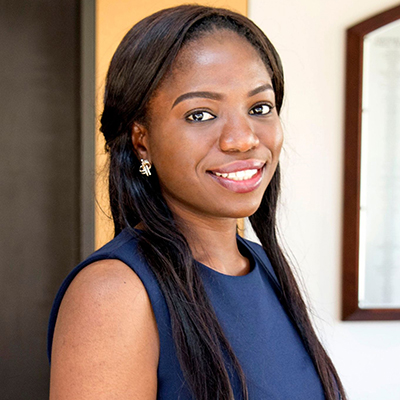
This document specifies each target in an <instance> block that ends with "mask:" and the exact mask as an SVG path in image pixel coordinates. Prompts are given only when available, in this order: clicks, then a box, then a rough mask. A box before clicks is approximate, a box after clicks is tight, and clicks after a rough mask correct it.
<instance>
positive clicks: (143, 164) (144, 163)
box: [139, 158, 151, 176]
mask: <svg viewBox="0 0 400 400" xmlns="http://www.w3.org/2000/svg"><path fill="white" fill-rule="evenodd" d="M150 169H151V163H150V161H149V160H143V158H141V159H140V168H139V171H140V173H141V174H142V175H146V176H150V175H151V172H150Z"/></svg>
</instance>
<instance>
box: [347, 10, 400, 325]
mask: <svg viewBox="0 0 400 400" xmlns="http://www.w3.org/2000/svg"><path fill="white" fill-rule="evenodd" d="M346 72H347V74H346V138H345V187H344V213H343V214H344V220H343V289H342V290H343V319H345V320H390V319H400V7H396V8H393V9H391V10H388V11H386V12H384V13H381V14H379V15H376V16H374V17H372V18H369V19H368V20H366V21H363V22H362V23H360V24H357V25H355V26H353V27H352V28H350V29H349V30H348V31H347V70H346Z"/></svg>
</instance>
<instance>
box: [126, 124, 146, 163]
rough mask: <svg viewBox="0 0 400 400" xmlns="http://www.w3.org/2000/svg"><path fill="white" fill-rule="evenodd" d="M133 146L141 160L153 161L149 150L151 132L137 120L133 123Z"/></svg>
mask: <svg viewBox="0 0 400 400" xmlns="http://www.w3.org/2000/svg"><path fill="white" fill-rule="evenodd" d="M131 139H132V144H133V148H134V149H135V153H136V155H137V157H138V158H139V160H140V159H141V158H143V160H149V161H150V162H151V157H150V152H149V134H148V131H147V129H146V128H145V127H144V126H143V125H142V124H139V123H137V122H134V123H133V126H132V134H131Z"/></svg>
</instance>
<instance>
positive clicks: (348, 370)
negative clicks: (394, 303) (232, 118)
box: [249, 0, 400, 400]
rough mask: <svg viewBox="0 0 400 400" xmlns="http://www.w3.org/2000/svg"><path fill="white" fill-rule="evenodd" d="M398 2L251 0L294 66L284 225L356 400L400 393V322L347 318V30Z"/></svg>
mask: <svg viewBox="0 0 400 400" xmlns="http://www.w3.org/2000/svg"><path fill="white" fill-rule="evenodd" d="M395 5H398V1H393V0H379V1H377V0H353V1H348V0H325V1H320V0H301V1H295V0H281V1H279V2H271V1H265V0H250V2H249V17H250V18H251V19H253V20H254V21H255V22H256V23H257V24H258V25H259V26H260V27H261V28H262V29H263V30H264V31H265V33H266V34H267V35H268V36H269V37H270V39H271V41H272V42H273V43H274V44H275V46H276V47H277V50H278V52H279V53H280V55H281V57H282V60H283V65H284V68H285V74H286V82H287V91H286V101H285V105H284V111H283V114H282V120H283V123H284V129H285V134H286V144H285V149H284V153H283V155H282V164H283V174H284V184H283V193H284V196H283V200H282V209H281V226H282V232H283V234H284V237H285V240H286V242H287V247H288V248H290V250H291V251H292V256H294V257H293V258H295V263H297V265H298V266H299V268H300V269H301V274H302V276H303V280H304V282H305V285H306V286H307V289H308V293H309V298H310V301H311V302H312V304H313V306H314V312H315V314H316V317H315V321H316V324H317V325H318V327H319V330H320V333H321V336H322V338H323V340H324V342H325V344H326V347H327V348H328V350H329V353H330V354H331V356H332V358H333V360H334V362H335V365H336V366H337V368H338V370H339V373H340V375H341V377H342V379H343V381H344V384H345V387H346V388H347V391H348V394H349V398H350V399H351V400H376V399H379V400H395V399H396V400H398V399H399V398H400V380H399V372H400V369H399V364H398V363H399V359H400V322H398V321H393V322H342V321H340V304H341V295H340V290H341V284H340V281H341V229H342V195H343V192H342V186H343V137H344V133H343V132H344V69H345V31H346V29H347V28H348V27H350V26H352V25H354V24H356V23H358V22H360V21H362V20H364V19H366V18H368V17H370V16H372V15H374V14H376V13H379V12H381V11H383V10H385V9H387V8H391V7H393V6H395Z"/></svg>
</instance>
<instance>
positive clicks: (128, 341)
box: [51, 259, 159, 399]
mask: <svg viewBox="0 0 400 400" xmlns="http://www.w3.org/2000/svg"><path fill="white" fill-rule="evenodd" d="M158 358H159V339H158V330H157V325H156V322H155V318H154V314H153V310H152V307H151V303H150V300H149V296H148V294H147V292H146V289H145V287H144V285H143V283H142V281H141V280H140V278H139V277H138V276H137V275H136V273H135V272H134V271H133V270H132V269H131V268H129V267H128V266H127V265H126V264H124V263H123V262H122V261H119V260H114V259H109V260H101V261H96V262H94V263H92V264H89V265H87V266H86V267H85V268H84V269H83V270H82V271H80V272H79V273H78V275H77V276H76V277H75V278H74V279H73V281H72V282H71V284H70V286H69V287H68V290H67V291H66V293H65V295H64V298H63V300H62V303H61V306H60V309H59V313H58V317H57V323H56V327H55V332H54V340H53V351H52V365H51V393H52V395H53V396H54V398H57V399H58V398H62V399H64V398H65V399H73V398H87V399H91V398H96V399H102V398H107V399H108V398H119V399H125V398H129V396H131V397H133V398H134V396H133V393H136V396H137V394H138V393H141V396H139V397H140V398H143V399H150V398H155V393H156V387H157V365H158ZM99 382H100V383H99ZM132 382H135V383H134V384H132Z"/></svg>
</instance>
